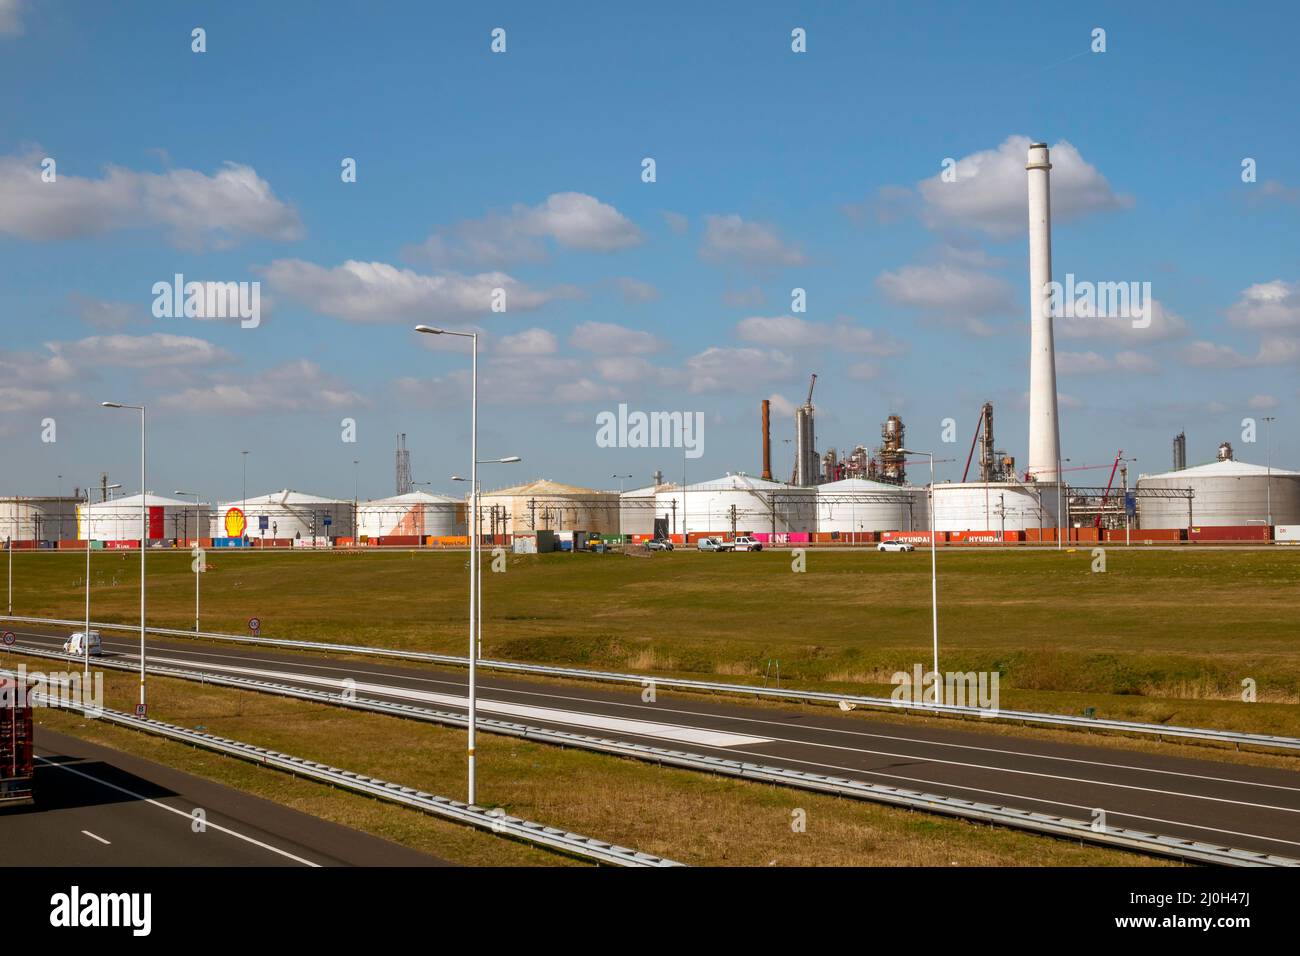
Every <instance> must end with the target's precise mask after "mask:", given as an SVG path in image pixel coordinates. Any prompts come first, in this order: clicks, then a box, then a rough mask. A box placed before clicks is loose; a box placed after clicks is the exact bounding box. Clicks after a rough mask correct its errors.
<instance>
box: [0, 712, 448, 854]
mask: <svg viewBox="0 0 1300 956" xmlns="http://www.w3.org/2000/svg"><path fill="white" fill-rule="evenodd" d="M36 758H37V759H36V787H37V800H36V805H35V806H32V807H27V808H11V809H8V810H5V811H3V812H0V846H4V847H5V848H6V856H9V857H10V859H11V861H12V862H15V863H22V864H26V865H31V866H307V867H315V866H438V865H446V864H445V861H442V860H439V859H437V858H436V857H433V856H430V855H429V854H427V853H421V852H419V851H417V850H413V849H411V848H409V847H404V846H400V845H398V844H396V843H391V842H389V841H387V840H383V839H380V838H379V837H376V836H372V835H371V834H368V833H363V832H361V831H359V830H354V829H351V828H349V827H345V826H341V825H339V824H337V823H331V822H329V821H327V820H321V819H319V818H317V817H313V816H311V815H310V814H306V813H302V812H300V811H297V810H293V809H290V808H288V807H284V806H281V805H279V804H277V803H274V802H272V801H270V800H265V799H263V798H261V797H256V796H252V795H250V794H247V793H244V792H242V791H239V790H236V789H234V788H232V787H227V786H225V785H223V784H219V783H214V782H212V781H210V780H205V779H203V778H201V777H197V776H194V775H193V774H188V773H184V772H183V771H179V770H175V769H173V768H171V767H166V766H163V765H161V764H158V763H154V762H153V761H150V760H145V759H143V758H141V757H136V756H133V755H131V754H126V753H122V752H120V751H117V750H113V749H111V748H108V747H104V746H101V745H99V744H94V743H90V742H88V741H85V740H81V739H79V738H76V737H70V736H68V735H66V734H61V733H58V732H56V731H52V730H48V729H45V728H42V727H38V728H37V732H36ZM196 810H201V811H202V813H201V815H196V814H195V811H196Z"/></svg>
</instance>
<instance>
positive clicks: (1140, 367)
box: [1056, 350, 1160, 375]
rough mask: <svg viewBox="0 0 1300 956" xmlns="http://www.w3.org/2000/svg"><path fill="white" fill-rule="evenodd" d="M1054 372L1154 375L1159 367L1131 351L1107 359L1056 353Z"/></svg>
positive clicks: (1094, 354)
mask: <svg viewBox="0 0 1300 956" xmlns="http://www.w3.org/2000/svg"><path fill="white" fill-rule="evenodd" d="M1056 370H1057V371H1058V372H1059V373H1060V374H1061V375H1109V374H1114V373H1121V374H1124V375H1156V374H1159V372H1160V366H1159V365H1158V364H1157V363H1156V362H1155V360H1154V359H1152V358H1151V357H1150V356H1147V355H1143V354H1142V353H1140V352H1134V351H1132V350H1128V351H1123V352H1118V353H1116V354H1115V356H1114V357H1113V358H1107V357H1106V356H1104V355H1099V354H1098V353H1096V352H1057V353H1056Z"/></svg>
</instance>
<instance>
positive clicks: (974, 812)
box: [15, 648, 1300, 867]
mask: <svg viewBox="0 0 1300 956" xmlns="http://www.w3.org/2000/svg"><path fill="white" fill-rule="evenodd" d="M15 650H18V652H19V653H24V654H26V653H34V656H38V657H45V658H53V659H62V660H67V659H68V657H67V655H64V654H60V653H57V652H54V651H46V650H43V649H36V650H35V651H34V652H33V651H32V650H29V649H25V648H24V649H21V650H19V649H15ZM99 663H101V664H104V665H106V666H108V667H112V668H116V669H119V670H134V667H133V666H132V665H131V664H127V663H122V662H117V661H104V660H100V661H99ZM147 670H148V672H149V673H151V674H156V675H157V676H162V677H173V678H178V679H181V680H189V681H196V682H199V683H206V684H214V685H219V686H223V687H233V688H240V689H245V690H253V691H256V692H259V693H266V694H274V695H277V696H281V697H292V698H297V699H299V700H307V701H314V702H316V703H322V704H329V705H333V706H341V707H350V708H352V709H355V710H362V711H367V712H370V713H378V714H386V715H389V716H395V717H404V718H408V719H412V720H421V721H424V722H427V723H434V724H440V725H443V726H450V727H465V726H467V725H468V724H469V718H468V717H467V716H465V715H464V714H457V713H453V712H450V711H441V710H435V709H433V708H429V707H420V706H418V705H414V704H402V703H396V702H391V701H385V700H375V699H373V698H365V697H354V696H351V695H345V694H332V693H330V692H329V691H323V690H312V689H310V688H304V687H294V686H291V685H288V684H278V683H275V682H274V681H264V680H254V679H252V678H243V677H230V676H225V675H212V674H206V673H204V672H201V671H187V670H184V669H181V668H172V667H159V666H156V665H154V666H148V667H147ZM132 719H133V720H134V719H136V718H132ZM476 725H477V726H478V727H479V729H481V730H483V731H486V732H488V733H495V734H501V735H504V736H510V737H518V738H521V739H524V740H532V741H536V742H538V743H546V744H552V745H558V746H561V747H572V748H576V749H581V750H589V751H594V752H597V753H604V754H611V755H613V756H618V757H627V758H631V759H634V760H642V761H645V762H648V763H656V764H660V765H663V766H671V767H679V768H682V769H686V770H695V771H703V772H706V773H717V774H723V775H725V776H731V777H737V778H741V779H745V780H757V781H761V782H764V783H770V784H775V785H778V786H785V787H794V788H797V789H802V790H811V791H817V792H820V793H831V794H835V795H837V796H843V797H850V798H853V799H858V800H867V801H871V802H875V803H883V804H888V805H891V806H897V807H903V808H905V809H909V810H919V811H924V812H929V813H938V814H942V815H944V816H949V817H955V818H960V819H964V820H973V821H976V822H982V823H990V824H994V825H998V826H1005V827H1011V828H1013V829H1017V830H1026V831H1029V832H1032V833H1038V834H1044V835H1048V836H1055V837H1064V838H1068V839H1072V840H1079V841H1081V842H1086V843H1094V844H1098V845H1101V846H1108V847H1116V848H1119V849H1125V850H1132V851H1135V852H1139V853H1147V854H1154V855H1157V856H1163V857H1172V858H1174V859H1179V860H1185V861H1191V862H1196V863H1211V864H1219V865H1225V866H1281V867H1300V860H1295V859H1291V858H1290V857H1284V856H1278V855H1275V854H1270V853H1260V852H1256V851H1253V850H1242V849H1238V848H1235V847H1228V846H1221V845H1217V844H1212V843H1204V842H1201V841H1196V840H1185V839H1182V838H1181V837H1174V836H1167V835H1163V834H1156V833H1147V832H1145V831H1142V830H1133V829H1128V828H1125V827H1109V826H1108V827H1102V828H1100V829H1099V828H1097V827H1095V825H1094V824H1093V823H1092V822H1089V821H1085V820H1078V819H1074V818H1071V817H1062V816H1055V815H1053V814H1047V813H1036V812H1033V811H1029V810H1020V809H1016V808H1014V807H1004V806H999V805H996V804H991V803H980V802H976V801H972V800H963V799H961V798H959V797H946V796H941V795H938V794H932V793H925V792H923V791H919V790H907V789H903V788H899V787H890V786H886V785H884V784H874V783H868V782H866V781H861V780H850V779H847V778H844V777H831V776H826V775H824V774H817V773H808V772H805V771H800V770H790V769H787V768H784V767H772V766H765V765H763V764H756V763H748V762H744V761H739V760H728V759H725V758H722V757H712V756H706V755H703V754H693V753H689V752H687V751H683V750H669V749H667V748H663V747H653V746H650V745H647V744H637V743H631V742H628V741H622V740H611V739H609V738H606V737H596V736H592V735H589V734H578V733H573V732H571V731H565V730H552V729H550V728H546V727H534V726H531V725H529V724H521V723H517V722H514V721H506V720H497V719H495V718H487V717H479V718H478V720H477V722H476ZM664 865H668V864H664Z"/></svg>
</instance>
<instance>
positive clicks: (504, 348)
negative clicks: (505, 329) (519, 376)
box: [496, 328, 559, 355]
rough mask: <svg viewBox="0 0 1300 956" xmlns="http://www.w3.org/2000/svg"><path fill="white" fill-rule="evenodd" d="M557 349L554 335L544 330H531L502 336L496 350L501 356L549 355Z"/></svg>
mask: <svg viewBox="0 0 1300 956" xmlns="http://www.w3.org/2000/svg"><path fill="white" fill-rule="evenodd" d="M558 348H559V345H558V343H557V342H556V340H555V335H554V334H552V333H551V332H549V331H547V330H546V329H538V328H533V329H524V330H523V331H522V332H516V333H515V334H514V335H506V336H502V338H501V341H500V343H498V345H497V349H496V350H497V352H498V353H499V354H501V355H551V354H553V353H555V352H556V351H557V350H558Z"/></svg>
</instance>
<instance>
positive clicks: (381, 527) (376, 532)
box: [357, 491, 468, 538]
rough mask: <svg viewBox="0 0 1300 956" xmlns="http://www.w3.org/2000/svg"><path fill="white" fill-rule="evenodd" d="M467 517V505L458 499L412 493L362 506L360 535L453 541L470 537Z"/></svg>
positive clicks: (358, 522) (367, 502) (360, 510)
mask: <svg viewBox="0 0 1300 956" xmlns="http://www.w3.org/2000/svg"><path fill="white" fill-rule="evenodd" d="M465 514H466V509H465V502H463V501H461V500H460V499H458V498H452V497H449V496H447V495H435V494H430V493H429V492H427V491H412V492H411V493H410V494H405V495H395V496H394V497H392V498H378V499H375V500H373V501H366V502H363V503H362V504H360V505H359V506H358V507H357V533H358V535H360V536H362V537H367V538H387V537H398V536H400V537H406V536H410V535H417V536H421V537H423V536H426V535H427V536H431V537H454V536H456V535H464V534H467V533H468V532H467V531H466V530H465Z"/></svg>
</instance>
